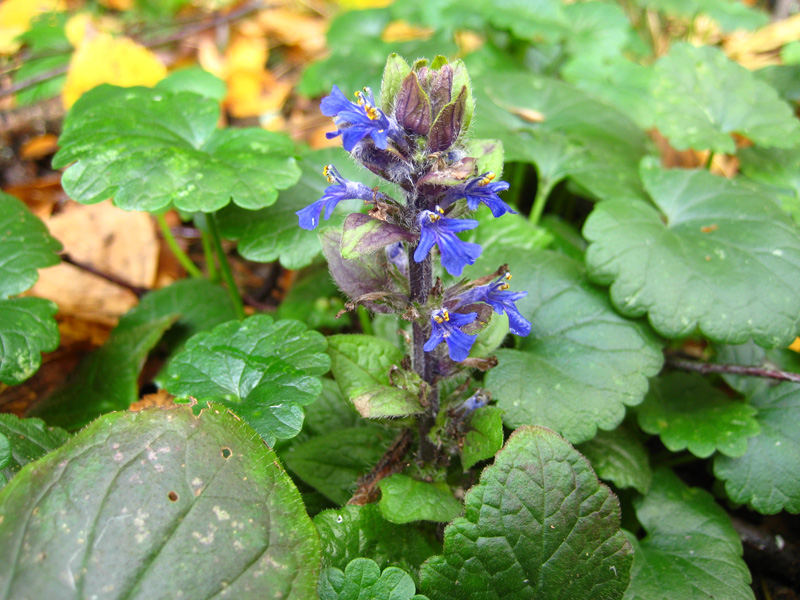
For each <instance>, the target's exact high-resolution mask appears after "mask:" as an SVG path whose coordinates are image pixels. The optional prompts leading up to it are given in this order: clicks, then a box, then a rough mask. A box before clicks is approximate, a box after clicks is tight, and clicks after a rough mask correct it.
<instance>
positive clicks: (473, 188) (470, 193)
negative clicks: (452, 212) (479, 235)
mask: <svg viewBox="0 0 800 600" xmlns="http://www.w3.org/2000/svg"><path fill="white" fill-rule="evenodd" d="M494 178H495V174H494V173H492V172H491V171H488V172H487V173H484V174H483V175H481V176H480V177H478V178H476V179H473V180H472V181H470V182H469V183H464V184H461V185H458V186H455V187H453V188H451V189H450V191H449V192H448V193H447V196H446V197H445V200H444V204H445V205H449V204H452V203H453V202H455V201H457V200H460V199H461V198H466V199H467V206H468V207H469V209H470V210H475V209H476V208H478V204H480V203H481V202H483V203H484V204H485V205H486V206H488V207H489V210H491V211H492V215H494V216H495V217H499V216H501V215H504V214H505V213H511V214H517V211H515V210H514V209H513V208H511V207H510V206H509V205H508V204H506V203H505V202H503V201H502V200H500V196H498V195H497V193H498V192H504V191H506V190H507V189H508V182H507V181H495V182H492V180H493V179H494Z"/></svg>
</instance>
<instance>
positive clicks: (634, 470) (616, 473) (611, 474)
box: [577, 424, 653, 494]
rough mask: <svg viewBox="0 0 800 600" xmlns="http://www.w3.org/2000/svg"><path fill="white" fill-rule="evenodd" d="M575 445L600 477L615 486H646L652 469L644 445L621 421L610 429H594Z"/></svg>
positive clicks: (643, 488)
mask: <svg viewBox="0 0 800 600" xmlns="http://www.w3.org/2000/svg"><path fill="white" fill-rule="evenodd" d="M577 449H578V450H579V451H580V453H581V454H583V455H584V456H585V457H586V458H587V459H589V462H590V463H591V464H592V467H593V468H594V470H595V472H596V473H597V476H598V477H599V478H600V479H603V480H606V481H612V482H614V485H616V486H617V487H619V488H630V487H632V488H636V489H637V490H638V491H639V492H641V493H642V494H646V493H647V491H648V490H649V489H650V482H651V481H652V479H653V471H652V470H651V469H650V460H649V458H648V455H647V449H646V448H645V447H644V444H642V442H641V440H640V439H639V437H638V436H637V435H636V434H635V433H634V432H633V431H632V430H631V429H629V428H628V427H626V426H625V425H624V424H623V425H620V426H619V427H617V428H616V429H615V430H614V431H598V432H597V435H596V436H594V437H593V438H592V439H591V440H589V441H588V442H584V443H583V444H581V445H580V446H577Z"/></svg>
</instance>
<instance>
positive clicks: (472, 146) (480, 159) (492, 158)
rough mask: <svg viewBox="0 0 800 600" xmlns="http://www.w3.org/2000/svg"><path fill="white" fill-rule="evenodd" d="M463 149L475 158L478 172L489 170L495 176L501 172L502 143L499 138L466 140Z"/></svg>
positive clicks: (500, 174)
mask: <svg viewBox="0 0 800 600" xmlns="http://www.w3.org/2000/svg"><path fill="white" fill-rule="evenodd" d="M464 149H465V152H466V153H467V156H470V157H472V158H474V159H475V166H476V167H477V168H476V170H477V172H478V173H486V172H487V171H491V172H492V173H494V174H495V175H496V176H497V177H500V176H502V174H503V161H504V159H503V156H504V154H503V143H502V142H501V141H500V140H475V139H470V140H466V141H465V143H464Z"/></svg>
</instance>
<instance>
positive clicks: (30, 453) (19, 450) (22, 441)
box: [0, 414, 69, 479]
mask: <svg viewBox="0 0 800 600" xmlns="http://www.w3.org/2000/svg"><path fill="white" fill-rule="evenodd" d="M0 437H4V438H6V439H7V440H8V442H9V448H10V452H11V454H10V456H9V457H8V458H9V460H8V461H7V463H6V464H5V465H3V466H1V467H0V475H4V476H5V477H6V478H7V479H11V477H13V476H14V474H15V473H16V472H17V471H19V470H20V469H21V468H22V467H24V466H25V465H27V464H28V463H29V462H33V461H34V460H36V459H38V458H41V457H42V456H44V455H45V454H47V453H48V452H50V451H51V450H55V449H56V448H58V447H59V446H61V445H62V444H63V443H64V442H66V441H67V440H68V439H69V433H67V432H66V431H64V430H63V429H61V428H60V427H48V426H47V425H46V424H45V422H44V421H42V420H40V419H20V418H17V417H16V416H14V415H11V414H0ZM2 461H3V459H2V457H0V463H2Z"/></svg>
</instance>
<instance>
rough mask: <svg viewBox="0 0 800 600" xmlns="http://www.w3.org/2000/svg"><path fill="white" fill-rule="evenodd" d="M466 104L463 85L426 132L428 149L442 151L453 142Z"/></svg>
mask: <svg viewBox="0 0 800 600" xmlns="http://www.w3.org/2000/svg"><path fill="white" fill-rule="evenodd" d="M466 105H467V88H466V87H463V88H461V92H460V93H459V94H458V97H457V98H456V99H455V100H453V101H452V102H451V103H450V104H448V105H446V106H445V107H444V108H443V109H442V111H441V112H440V113H439V115H438V116H437V117H436V121H434V123H433V125H432V126H431V128H430V133H429V134H428V150H430V151H431V152H443V151H445V150H447V149H448V148H450V146H452V145H453V144H454V143H455V141H456V140H457V139H458V136H459V134H460V133H461V126H462V120H463V118H464V110H465V108H466Z"/></svg>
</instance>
